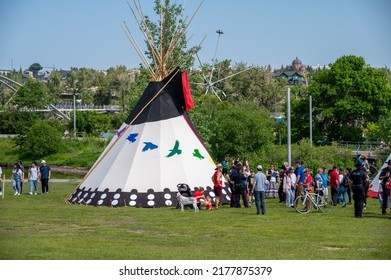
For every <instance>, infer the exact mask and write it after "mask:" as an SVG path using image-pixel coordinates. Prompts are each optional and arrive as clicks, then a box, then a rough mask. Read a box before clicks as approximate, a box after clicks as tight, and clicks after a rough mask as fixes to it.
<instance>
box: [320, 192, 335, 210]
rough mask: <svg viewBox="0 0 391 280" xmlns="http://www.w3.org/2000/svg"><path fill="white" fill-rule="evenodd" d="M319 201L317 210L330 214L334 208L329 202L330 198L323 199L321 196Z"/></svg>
mask: <svg viewBox="0 0 391 280" xmlns="http://www.w3.org/2000/svg"><path fill="white" fill-rule="evenodd" d="M320 201H321V203H320V204H319V205H318V209H319V210H320V211H321V212H323V213H330V212H331V211H332V210H333V208H334V206H333V202H332V201H331V198H325V197H324V196H322V197H321V198H320Z"/></svg>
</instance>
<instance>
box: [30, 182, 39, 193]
mask: <svg viewBox="0 0 391 280" xmlns="http://www.w3.org/2000/svg"><path fill="white" fill-rule="evenodd" d="M30 192H31V193H32V192H34V193H37V192H38V181H37V180H30Z"/></svg>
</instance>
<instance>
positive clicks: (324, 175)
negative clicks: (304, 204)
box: [320, 167, 329, 199]
mask: <svg viewBox="0 0 391 280" xmlns="http://www.w3.org/2000/svg"><path fill="white" fill-rule="evenodd" d="M320 176H321V177H322V182H323V195H324V198H325V199H328V197H329V186H328V185H329V184H328V183H329V176H328V175H327V169H326V167H323V168H322V173H321V174H320Z"/></svg>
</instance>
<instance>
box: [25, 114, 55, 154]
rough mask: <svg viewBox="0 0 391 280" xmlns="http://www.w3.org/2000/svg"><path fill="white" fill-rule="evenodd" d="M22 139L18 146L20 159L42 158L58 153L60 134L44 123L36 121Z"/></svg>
mask: <svg viewBox="0 0 391 280" xmlns="http://www.w3.org/2000/svg"><path fill="white" fill-rule="evenodd" d="M24 138H25V141H24V142H23V145H19V149H20V154H21V157H22V158H42V157H45V156H48V155H51V154H54V153H56V152H57V151H58V149H59V148H60V145H61V142H62V133H61V132H60V131H59V130H57V129H56V128H54V127H52V126H50V125H49V124H48V123H47V122H45V121H37V122H35V123H34V124H33V125H32V126H31V129H30V130H29V131H28V132H27V133H26V134H25V135H24ZM18 144H19V143H18Z"/></svg>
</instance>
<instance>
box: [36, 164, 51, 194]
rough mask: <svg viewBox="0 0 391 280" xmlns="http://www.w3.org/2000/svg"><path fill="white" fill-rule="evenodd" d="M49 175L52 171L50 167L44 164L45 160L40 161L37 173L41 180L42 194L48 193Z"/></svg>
mask: <svg viewBox="0 0 391 280" xmlns="http://www.w3.org/2000/svg"><path fill="white" fill-rule="evenodd" d="M51 174H52V171H51V168H50V166H49V165H47V164H46V161H45V160H42V161H41V166H40V167H39V173H38V178H39V179H40V180H41V185H42V194H45V193H46V194H47V193H49V179H50V176H51Z"/></svg>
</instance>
